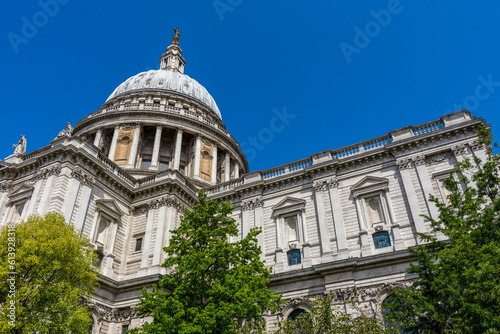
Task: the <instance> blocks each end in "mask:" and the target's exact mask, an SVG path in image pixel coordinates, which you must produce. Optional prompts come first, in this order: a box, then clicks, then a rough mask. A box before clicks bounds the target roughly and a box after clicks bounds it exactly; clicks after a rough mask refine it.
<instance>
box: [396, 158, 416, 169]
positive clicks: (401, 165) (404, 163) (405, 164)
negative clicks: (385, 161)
mask: <svg viewBox="0 0 500 334" xmlns="http://www.w3.org/2000/svg"><path fill="white" fill-rule="evenodd" d="M411 162H412V160H411V159H409V158H405V159H398V160H396V165H397V166H398V169H399V170H405V169H411V168H412V165H411Z"/></svg>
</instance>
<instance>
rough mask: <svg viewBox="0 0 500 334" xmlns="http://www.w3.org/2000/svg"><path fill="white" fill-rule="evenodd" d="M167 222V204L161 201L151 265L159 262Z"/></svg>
mask: <svg viewBox="0 0 500 334" xmlns="http://www.w3.org/2000/svg"><path fill="white" fill-rule="evenodd" d="M167 224H168V221H167V205H166V203H162V204H161V207H160V209H159V211H158V227H157V228H156V237H155V248H154V252H153V266H159V265H160V264H161V255H162V252H163V247H164V246H165V245H164V241H163V235H164V233H165V229H166V228H168V226H166V225H167ZM150 274H151V273H150Z"/></svg>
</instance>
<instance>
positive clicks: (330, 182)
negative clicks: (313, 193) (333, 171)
mask: <svg viewBox="0 0 500 334" xmlns="http://www.w3.org/2000/svg"><path fill="white" fill-rule="evenodd" d="M326 183H327V184H328V188H337V187H338V186H339V181H337V179H335V178H331V179H329V180H328V181H326Z"/></svg>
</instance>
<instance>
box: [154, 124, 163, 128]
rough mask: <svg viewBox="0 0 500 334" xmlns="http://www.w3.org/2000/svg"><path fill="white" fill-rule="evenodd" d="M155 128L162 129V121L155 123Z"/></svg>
mask: <svg viewBox="0 0 500 334" xmlns="http://www.w3.org/2000/svg"><path fill="white" fill-rule="evenodd" d="M155 125H156V129H158V128H162V129H163V124H162V123H155Z"/></svg>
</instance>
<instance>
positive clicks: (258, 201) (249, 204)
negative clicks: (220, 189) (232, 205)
mask: <svg viewBox="0 0 500 334" xmlns="http://www.w3.org/2000/svg"><path fill="white" fill-rule="evenodd" d="M263 206H264V200H263V199H262V197H256V198H252V199H246V200H242V201H241V207H242V208H243V211H245V210H253V209H254V208H261V207H263Z"/></svg>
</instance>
